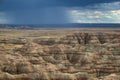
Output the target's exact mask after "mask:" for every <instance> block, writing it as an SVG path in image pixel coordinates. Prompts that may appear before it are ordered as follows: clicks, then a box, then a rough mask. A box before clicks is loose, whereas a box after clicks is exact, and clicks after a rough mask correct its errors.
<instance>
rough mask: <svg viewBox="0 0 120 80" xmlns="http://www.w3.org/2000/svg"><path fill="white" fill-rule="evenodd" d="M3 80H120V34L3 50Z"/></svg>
mask: <svg viewBox="0 0 120 80" xmlns="http://www.w3.org/2000/svg"><path fill="white" fill-rule="evenodd" d="M42 42H44V43H43V44H42ZM50 42H52V44H51V43H50ZM17 43H19V42H17ZM20 44H21V43H20ZM0 80H120V34H119V33H87V32H79V33H73V34H66V35H65V36H64V37H61V38H59V39H52V40H51V39H50V41H49V40H45V41H44V40H39V39H35V40H33V42H32V41H29V42H28V41H27V42H25V43H24V44H23V46H22V47H20V48H14V49H12V50H6V49H5V48H4V47H0Z"/></svg>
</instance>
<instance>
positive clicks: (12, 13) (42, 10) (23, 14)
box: [0, 0, 120, 24]
mask: <svg viewBox="0 0 120 80" xmlns="http://www.w3.org/2000/svg"><path fill="white" fill-rule="evenodd" d="M65 23H120V0H0V24H65Z"/></svg>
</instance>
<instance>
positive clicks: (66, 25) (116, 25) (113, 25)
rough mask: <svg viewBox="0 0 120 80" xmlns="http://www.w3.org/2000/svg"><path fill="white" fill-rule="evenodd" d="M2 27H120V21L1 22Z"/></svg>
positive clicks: (0, 26)
mask: <svg viewBox="0 0 120 80" xmlns="http://www.w3.org/2000/svg"><path fill="white" fill-rule="evenodd" d="M0 28H13V29H36V28H120V23H118V24H115V23H68V24H0Z"/></svg>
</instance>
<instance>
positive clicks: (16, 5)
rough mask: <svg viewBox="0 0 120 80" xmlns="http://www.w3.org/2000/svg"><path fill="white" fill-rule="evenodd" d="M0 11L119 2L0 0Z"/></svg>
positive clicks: (96, 0)
mask: <svg viewBox="0 0 120 80" xmlns="http://www.w3.org/2000/svg"><path fill="white" fill-rule="evenodd" d="M1 1H2V4H1V6H0V10H20V9H31V8H40V7H61V6H62V7H84V6H88V5H93V4H98V3H109V2H115V1H119V0H1Z"/></svg>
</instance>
